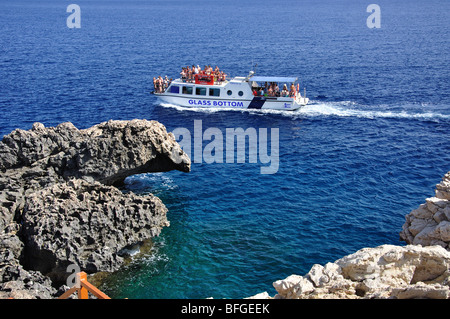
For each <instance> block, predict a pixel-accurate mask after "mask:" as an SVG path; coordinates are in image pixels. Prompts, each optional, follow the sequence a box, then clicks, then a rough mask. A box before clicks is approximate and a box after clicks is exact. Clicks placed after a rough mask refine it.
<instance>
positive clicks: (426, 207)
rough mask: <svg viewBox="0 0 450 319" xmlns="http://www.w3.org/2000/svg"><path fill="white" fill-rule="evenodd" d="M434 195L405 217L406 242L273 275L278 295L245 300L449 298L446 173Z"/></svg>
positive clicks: (449, 223) (449, 189) (449, 203)
mask: <svg viewBox="0 0 450 319" xmlns="http://www.w3.org/2000/svg"><path fill="white" fill-rule="evenodd" d="M435 193H436V196H435V197H432V198H427V199H426V203H424V204H422V205H420V207H419V208H417V209H415V210H413V211H412V212H411V213H409V214H408V215H407V216H406V221H405V224H404V225H403V227H402V231H401V232H400V239H401V240H404V241H405V242H406V243H407V244H408V245H406V246H395V245H382V246H379V247H375V248H363V249H360V250H358V251H357V252H355V253H353V254H351V255H348V256H345V257H343V258H341V259H338V260H336V261H335V262H334V263H327V264H326V265H324V266H322V265H319V264H316V265H313V267H312V268H311V270H310V271H309V272H308V273H307V274H306V275H304V276H299V275H291V276H289V277H287V278H285V279H283V280H277V281H275V282H274V283H273V287H274V288H275V290H276V291H277V294H276V295H275V296H273V297H271V296H270V295H269V294H268V293H267V292H263V293H260V294H258V295H255V296H252V297H250V299H272V298H275V299H416V298H417V299H450V246H449V244H450V172H448V173H447V174H445V176H444V177H443V179H442V181H441V182H440V183H439V184H437V185H436V190H435Z"/></svg>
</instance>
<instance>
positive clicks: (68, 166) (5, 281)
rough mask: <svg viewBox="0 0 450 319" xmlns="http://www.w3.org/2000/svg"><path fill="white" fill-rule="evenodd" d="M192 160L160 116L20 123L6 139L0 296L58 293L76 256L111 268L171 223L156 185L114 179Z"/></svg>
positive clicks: (95, 267)
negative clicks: (78, 124) (128, 185)
mask: <svg viewBox="0 0 450 319" xmlns="http://www.w3.org/2000/svg"><path fill="white" fill-rule="evenodd" d="M173 169H176V170H181V171H184V172H188V171H189V170H190V159H189V158H188V157H187V155H186V154H185V153H184V152H183V151H182V150H181V148H180V146H179V145H178V143H177V142H176V141H175V138H174V136H173V134H171V133H167V131H166V129H165V127H164V126H163V125H162V124H160V123H158V122H155V121H146V120H133V121H109V122H104V123H101V124H99V125H95V126H93V127H91V128H88V129H85V130H78V129H77V128H75V127H74V126H73V125H72V124H71V123H62V124H60V125H58V126H56V127H50V128H45V127H44V126H43V125H42V124H40V123H35V124H34V125H33V128H32V129H31V130H29V131H24V130H20V129H17V130H15V131H13V132H12V133H10V134H9V135H6V136H4V138H3V140H2V142H1V143H0V170H1V171H2V174H1V177H0V298H6V297H13V298H52V297H54V296H55V293H56V290H55V288H53V287H52V283H53V284H54V285H56V286H58V285H60V284H61V283H63V282H64V280H65V277H67V275H68V274H67V273H66V268H67V266H68V265H70V264H76V265H78V266H79V267H80V268H81V270H83V271H86V272H88V273H94V272H97V271H113V270H116V269H118V267H120V265H121V264H122V262H123V252H124V251H126V249H127V247H129V246H133V245H135V244H138V243H140V242H143V241H144V240H146V239H149V238H151V237H154V236H157V235H158V234H159V233H160V231H161V229H162V227H164V226H168V224H169V222H168V220H167V218H166V212H167V209H166V207H165V206H164V204H163V203H162V202H161V201H160V200H159V199H158V198H157V197H155V196H153V195H151V194H150V195H146V196H138V195H135V194H132V193H128V194H124V193H122V192H121V191H119V190H118V189H117V188H116V187H114V186H113V185H117V184H120V183H122V182H123V180H124V179H125V178H126V177H127V176H130V175H133V174H139V173H145V172H162V171H169V170H173Z"/></svg>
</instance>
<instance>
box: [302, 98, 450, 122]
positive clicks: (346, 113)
mask: <svg viewBox="0 0 450 319" xmlns="http://www.w3.org/2000/svg"><path fill="white" fill-rule="evenodd" d="M354 105H355V103H354V102H349V101H345V102H331V103H317V104H308V105H306V106H305V107H303V108H302V109H301V113H302V114H304V115H307V116H323V115H325V116H340V117H359V118H368V119H374V118H404V119H450V115H446V114H441V113H434V112H425V113H410V112H407V111H398V112H396V111H389V110H384V111H375V110H361V109H355V108H352V107H353V106H354ZM380 107H382V106H380Z"/></svg>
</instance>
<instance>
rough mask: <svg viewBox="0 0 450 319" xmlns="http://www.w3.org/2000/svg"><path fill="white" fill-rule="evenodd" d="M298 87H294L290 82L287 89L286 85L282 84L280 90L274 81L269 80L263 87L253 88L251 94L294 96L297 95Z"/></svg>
mask: <svg viewBox="0 0 450 319" xmlns="http://www.w3.org/2000/svg"><path fill="white" fill-rule="evenodd" d="M297 91H298V88H296V87H295V85H294V83H292V84H291V86H290V88H289V89H288V87H287V85H286V84H284V85H283V89H282V90H280V88H279V87H278V84H277V83H276V82H271V83H267V82H266V84H265V86H264V87H260V88H259V90H257V89H254V90H253V95H255V96H258V95H259V96H270V97H292V98H293V97H295V96H296V95H297Z"/></svg>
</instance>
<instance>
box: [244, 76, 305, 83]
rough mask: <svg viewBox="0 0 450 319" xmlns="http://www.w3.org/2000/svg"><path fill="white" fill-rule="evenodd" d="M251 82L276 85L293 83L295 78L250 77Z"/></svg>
mask: <svg viewBox="0 0 450 319" xmlns="http://www.w3.org/2000/svg"><path fill="white" fill-rule="evenodd" d="M250 80H251V81H255V82H277V83H280V82H281V83H284V82H286V83H294V82H295V81H297V78H294V77H281V76H252V77H251V78H250Z"/></svg>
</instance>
